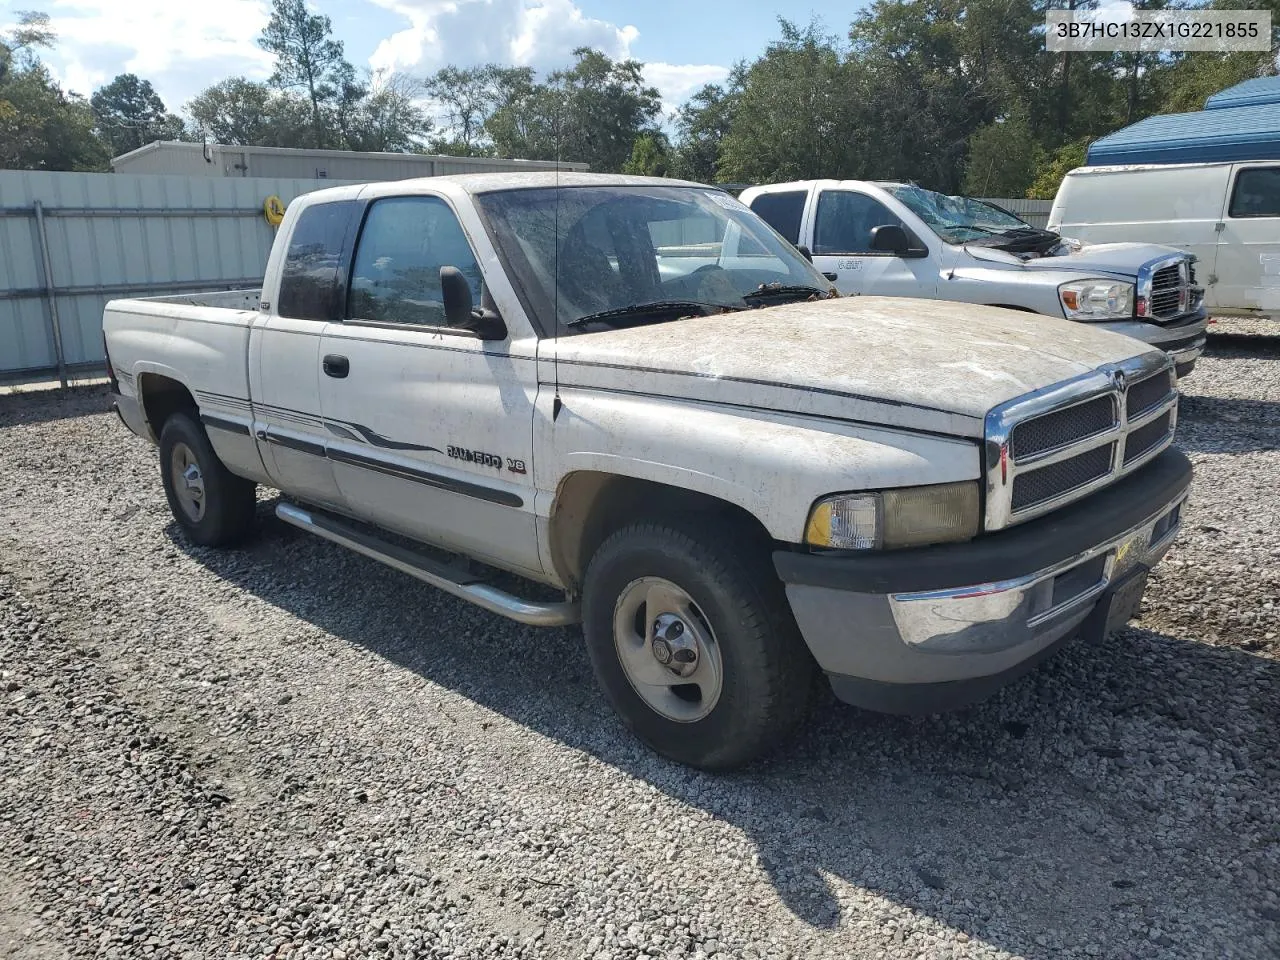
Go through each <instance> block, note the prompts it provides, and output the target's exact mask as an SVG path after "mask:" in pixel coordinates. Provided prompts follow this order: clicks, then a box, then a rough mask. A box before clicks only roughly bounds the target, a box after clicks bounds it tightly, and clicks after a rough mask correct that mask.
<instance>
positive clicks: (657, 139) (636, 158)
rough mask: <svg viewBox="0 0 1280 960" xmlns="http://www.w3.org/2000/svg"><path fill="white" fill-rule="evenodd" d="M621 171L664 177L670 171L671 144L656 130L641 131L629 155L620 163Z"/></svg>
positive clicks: (638, 175) (637, 174)
mask: <svg viewBox="0 0 1280 960" xmlns="http://www.w3.org/2000/svg"><path fill="white" fill-rule="evenodd" d="M622 172H623V173H630V174H633V175H634V176H637V177H665V176H668V175H669V174H670V172H671V144H670V143H669V142H668V141H667V137H666V134H664V133H662V132H661V131H658V130H651V131H649V132H648V133H642V134H640V136H638V137H637V138H636V142H635V143H634V144H633V145H632V147H631V157H630V158H629V159H628V160H627V162H626V163H624V164H623V165H622Z"/></svg>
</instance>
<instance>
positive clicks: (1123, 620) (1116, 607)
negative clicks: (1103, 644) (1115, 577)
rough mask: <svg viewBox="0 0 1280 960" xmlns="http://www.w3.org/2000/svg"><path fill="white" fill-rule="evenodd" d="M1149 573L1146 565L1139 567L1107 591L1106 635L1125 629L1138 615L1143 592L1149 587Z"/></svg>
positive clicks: (1105, 598) (1104, 599) (1105, 599)
mask: <svg viewBox="0 0 1280 960" xmlns="http://www.w3.org/2000/svg"><path fill="white" fill-rule="evenodd" d="M1147 573H1148V571H1147V569H1146V568H1145V567H1137V568H1136V569H1134V570H1132V571H1130V572H1129V573H1128V574H1127V575H1126V576H1125V578H1124V579H1123V580H1121V581H1120V582H1119V583H1116V584H1113V585H1112V587H1111V589H1110V590H1108V591H1107V592H1106V594H1105V595H1104V597H1103V602H1104V603H1105V604H1106V611H1107V618H1106V621H1105V623H1106V626H1105V627H1104V628H1103V632H1104V635H1109V634H1112V633H1115V632H1116V631H1117V630H1122V629H1124V626H1125V624H1127V623H1128V622H1129V621H1130V620H1132V619H1133V618H1134V617H1135V616H1136V615H1137V613H1138V607H1139V606H1141V604H1142V594H1143V592H1144V591H1145V590H1146V589H1147Z"/></svg>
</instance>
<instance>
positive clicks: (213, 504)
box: [160, 413, 257, 547]
mask: <svg viewBox="0 0 1280 960" xmlns="http://www.w3.org/2000/svg"><path fill="white" fill-rule="evenodd" d="M160 476H161V478H162V479H163V480H164V493H165V496H166V497H167V498H168V500H169V509H170V510H171V511H173V516H174V519H175V520H177V521H178V523H179V524H180V525H181V526H182V529H184V530H185V531H186V532H187V536H189V537H190V538H191V539H192V540H193V541H195V542H196V543H198V544H200V545H201V546H205V547H226V546H231V545H232V544H235V543H239V542H240V541H241V540H243V539H244V538H245V537H246V536H247V535H248V533H249V530H250V529H251V528H252V526H253V519H254V514H255V513H256V510H257V497H256V496H255V494H254V484H253V483H252V481H249V480H245V479H244V478H243V477H237V476H236V475H235V474H234V473H232V472H231V471H230V470H228V469H227V468H226V467H225V466H224V465H223V463H222V461H221V460H219V459H218V455H217V454H216V453H214V452H213V445H212V444H211V443H209V436H208V434H206V433H205V432H204V427H202V426H201V425H200V424H199V423H198V422H196V420H195V419H194V418H193V417H192V416H191V415H190V414H187V413H175V414H173V415H171V416H170V417H169V419H167V420H166V421H165V423H164V428H163V429H162V430H161V431H160Z"/></svg>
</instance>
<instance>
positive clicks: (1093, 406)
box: [1009, 396, 1116, 460]
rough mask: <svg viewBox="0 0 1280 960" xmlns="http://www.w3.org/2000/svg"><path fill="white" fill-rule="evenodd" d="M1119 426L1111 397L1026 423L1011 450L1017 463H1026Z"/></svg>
mask: <svg viewBox="0 0 1280 960" xmlns="http://www.w3.org/2000/svg"><path fill="white" fill-rule="evenodd" d="M1115 423H1116V406H1115V401H1114V400H1113V398H1111V397H1109V396H1104V397H1095V398H1094V399H1092V400H1086V401H1085V402H1084V403H1079V404H1076V405H1075V406H1074V407H1066V408H1065V409H1062V410H1055V411H1054V412H1053V413H1048V414H1045V415H1044V416H1043V417H1036V418H1035V419H1034V420H1024V421H1023V422H1022V423H1020V424H1018V425H1017V426H1016V427H1014V428H1013V433H1012V434H1011V435H1010V437H1009V449H1010V451H1011V452H1012V454H1013V458H1014V459H1015V460H1026V459H1028V458H1030V457H1034V456H1036V455H1037V454H1041V453H1045V452H1047V451H1050V450H1056V449H1057V448H1059V447H1065V446H1067V445H1069V444H1072V443H1075V442H1076V441H1077V440H1079V439H1081V438H1082V437H1091V436H1093V435H1094V434H1097V433H1101V432H1102V431H1103V430H1110V429H1111V428H1112V427H1114V426H1115Z"/></svg>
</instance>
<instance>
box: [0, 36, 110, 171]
mask: <svg viewBox="0 0 1280 960" xmlns="http://www.w3.org/2000/svg"><path fill="white" fill-rule="evenodd" d="M54 40H55V37H54V34H53V31H52V30H50V29H49V18H48V17H47V16H46V15H44V14H42V13H36V12H33V11H27V12H23V13H20V14H19V17H18V26H17V28H16V29H14V30H13V31H11V32H10V33H8V34H6V35H4V36H0V167H4V168H8V169H14V170H105V169H107V152H106V149H105V148H104V147H103V145H102V143H101V142H100V141H99V140H98V139H97V138H96V137H95V136H94V135H93V113H92V111H91V110H90V108H89V104H88V102H87V101H86V100H85V99H84V98H83V97H79V96H76V95H75V94H73V93H64V92H63V90H62V88H61V87H60V86H58V84H57V83H55V82H54V80H53V77H52V76H50V74H49V71H48V70H47V69H45V67H44V65H43V64H42V63H41V62H40V59H39V57H38V56H37V55H36V49H37V48H39V47H49V46H52V45H53V43H54Z"/></svg>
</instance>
